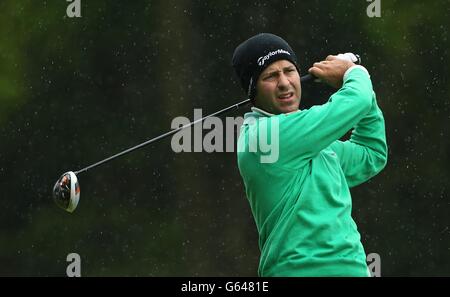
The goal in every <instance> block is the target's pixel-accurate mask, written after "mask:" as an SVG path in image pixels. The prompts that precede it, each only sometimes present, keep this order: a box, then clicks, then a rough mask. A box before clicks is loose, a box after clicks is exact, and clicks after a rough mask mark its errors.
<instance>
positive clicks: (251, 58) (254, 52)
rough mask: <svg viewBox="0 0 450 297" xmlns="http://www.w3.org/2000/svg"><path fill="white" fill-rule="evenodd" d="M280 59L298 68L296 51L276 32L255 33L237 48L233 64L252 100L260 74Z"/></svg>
mask: <svg viewBox="0 0 450 297" xmlns="http://www.w3.org/2000/svg"><path fill="white" fill-rule="evenodd" d="M279 60H288V61H289V62H291V63H292V64H294V65H295V67H297V70H298V66H297V57H296V55H295V53H294V51H293V50H292V48H291V47H290V46H289V44H288V43H287V42H286V41H284V39H282V38H281V37H279V36H276V35H274V34H270V33H261V34H258V35H255V36H253V37H251V38H249V39H247V40H246V41H244V42H243V43H241V44H240V45H239V46H238V47H237V48H236V49H235V51H234V53H233V58H232V64H233V67H234V70H235V71H236V74H237V76H238V77H239V80H240V83H241V86H242V88H243V89H244V91H245V92H246V93H247V96H248V97H249V98H250V99H251V100H253V99H254V98H255V96H256V82H257V81H258V78H259V76H260V74H261V73H262V72H263V71H264V69H266V68H267V67H268V66H269V65H270V64H272V63H273V62H276V61H279Z"/></svg>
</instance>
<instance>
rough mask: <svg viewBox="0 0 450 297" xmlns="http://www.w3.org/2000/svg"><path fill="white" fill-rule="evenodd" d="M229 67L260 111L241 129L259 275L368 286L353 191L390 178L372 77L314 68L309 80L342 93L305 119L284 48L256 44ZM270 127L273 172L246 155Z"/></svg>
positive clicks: (334, 62)
mask: <svg viewBox="0 0 450 297" xmlns="http://www.w3.org/2000/svg"><path fill="white" fill-rule="evenodd" d="M232 61H233V67H234V68H235V70H236V73H237V75H238V76H239V78H240V82H241V84H242V87H243V88H244V90H245V91H246V93H247V94H248V96H249V97H250V99H251V100H252V103H253V105H254V107H252V112H250V113H247V114H245V117H244V124H243V125H242V127H241V132H240V136H239V140H238V148H240V149H238V166H239V170H240V173H241V176H242V178H243V181H244V185H245V189H246V194H247V198H248V200H249V203H250V207H251V210H252V213H253V216H254V219H255V222H256V226H257V228H258V233H259V247H260V250H261V257H260V263H259V269H258V274H259V275H260V276H369V275H370V273H369V271H368V268H367V264H366V255H365V251H364V248H363V246H362V244H361V241H360V234H359V233H358V230H357V227H356V224H355V222H354V221H353V219H352V217H351V208H352V201H351V195H350V190H349V188H350V187H354V186H356V185H359V184H361V183H363V182H365V181H367V180H368V179H370V178H371V177H373V176H374V175H376V174H377V173H378V172H380V171H381V170H382V169H383V168H384V166H385V165H386V160H387V146H386V137H385V129H384V119H383V115H382V113H381V111H380V109H379V108H378V106H377V103H376V99H375V93H374V92H373V90H372V83H371V80H370V76H369V74H368V72H367V70H366V69H365V68H364V67H363V66H359V65H355V64H353V63H352V62H350V61H349V60H345V59H340V56H339V57H338V56H328V57H327V58H326V60H325V61H322V62H320V63H314V65H313V67H311V68H310V69H309V73H311V74H312V75H314V76H316V77H317V78H319V79H321V80H322V81H324V82H326V83H328V84H329V85H331V86H333V87H336V88H337V89H338V90H337V91H336V93H334V94H333V95H332V96H331V97H330V99H329V100H328V102H327V103H326V104H323V105H320V106H313V107H312V108H310V109H308V110H299V104H300V99H301V84H300V74H299V69H298V66H297V58H296V55H295V53H294V51H293V50H292V49H291V47H290V46H289V45H288V44H287V43H286V41H284V40H283V39H282V38H280V37H278V36H276V35H273V34H267V33H263V34H258V35H256V36H253V37H252V38H250V39H248V40H246V41H245V42H243V43H242V44H240V45H239V46H238V47H237V48H236V50H235V52H234V54H233V60H232ZM263 123H264V124H265V125H264V127H272V128H274V127H275V128H278V131H277V133H276V137H277V138H278V145H279V148H278V149H279V155H278V158H277V160H276V161H275V162H271V163H270V162H261V158H260V157H261V155H263V154H264V152H263V151H262V150H251V149H249V146H251V144H250V143H251V139H252V138H253V137H256V138H261V137H262V135H261V133H264V129H263V128H261V127H262V124H263ZM352 128H354V130H353V131H352V134H351V137H350V140H348V141H344V142H342V141H340V140H339V139H340V138H341V137H343V136H344V135H345V134H346V132H348V131H349V130H351V129H352ZM273 138H274V137H272V139H271V141H274V140H275V139H273Z"/></svg>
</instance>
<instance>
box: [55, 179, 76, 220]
mask: <svg viewBox="0 0 450 297" xmlns="http://www.w3.org/2000/svg"><path fill="white" fill-rule="evenodd" d="M53 200H54V201H55V203H56V205H58V206H59V207H61V208H62V209H64V210H65V211H68V212H73V211H74V210H75V208H76V207H77V205H78V201H79V200H80V184H79V183H78V178H77V176H76V175H75V173H73V172H72V171H69V172H66V173H64V174H63V175H61V177H60V178H59V179H58V181H57V182H56V183H55V186H54V187H53Z"/></svg>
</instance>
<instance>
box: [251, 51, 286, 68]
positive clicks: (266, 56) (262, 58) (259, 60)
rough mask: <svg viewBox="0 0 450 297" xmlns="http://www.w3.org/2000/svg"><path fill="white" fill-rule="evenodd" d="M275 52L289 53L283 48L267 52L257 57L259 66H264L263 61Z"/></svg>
mask: <svg viewBox="0 0 450 297" xmlns="http://www.w3.org/2000/svg"><path fill="white" fill-rule="evenodd" d="M276 54H288V55H291V54H290V53H289V52H288V51H285V50H282V49H277V50H276V51H273V52H270V53H268V54H267V55H265V56H264V57H259V58H258V65H259V66H264V62H265V61H267V60H268V59H269V58H270V57H271V56H275V55H276Z"/></svg>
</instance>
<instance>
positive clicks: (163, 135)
mask: <svg viewBox="0 0 450 297" xmlns="http://www.w3.org/2000/svg"><path fill="white" fill-rule="evenodd" d="M313 78H314V76H312V75H311V74H306V75H304V76H302V77H301V78H300V81H301V82H307V81H310V80H312V79H313ZM249 102H250V99H246V100H244V101H241V102H239V103H236V104H234V105H231V106H229V107H227V108H224V109H221V110H219V111H217V112H215V113H212V114H210V115H207V116H205V117H203V118H201V119H198V120H195V121H193V122H190V123H189V124H187V125H184V126H181V127H179V128H177V129H174V130H170V131H169V132H166V133H164V134H162V135H159V136H157V137H155V138H152V139H149V140H147V141H145V142H143V143H141V144H138V145H136V146H133V147H131V148H129V149H126V150H124V151H122V152H120V153H117V154H115V155H113V156H111V157H108V158H106V159H104V160H101V161H99V162H97V163H94V164H92V165H89V166H87V167H85V168H83V169H80V170H78V171H75V172H74V173H75V174H76V175H78V174H80V173H82V172H85V171H88V170H89V169H92V168H95V167H97V166H100V165H102V164H105V163H106V162H109V161H111V160H113V159H116V158H118V157H121V156H123V155H126V154H128V153H131V152H132V151H135V150H137V149H140V148H142V147H144V146H147V145H149V144H151V143H153V142H155V141H158V140H160V139H164V138H167V137H169V136H171V135H173V134H175V133H177V132H179V131H181V130H183V129H186V128H189V127H191V126H193V125H195V124H197V123H201V122H203V121H204V120H205V119H207V118H210V117H213V116H218V115H221V114H223V113H225V112H227V111H229V110H231V109H233V108H239V107H241V106H244V105H246V104H248V103H249Z"/></svg>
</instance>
